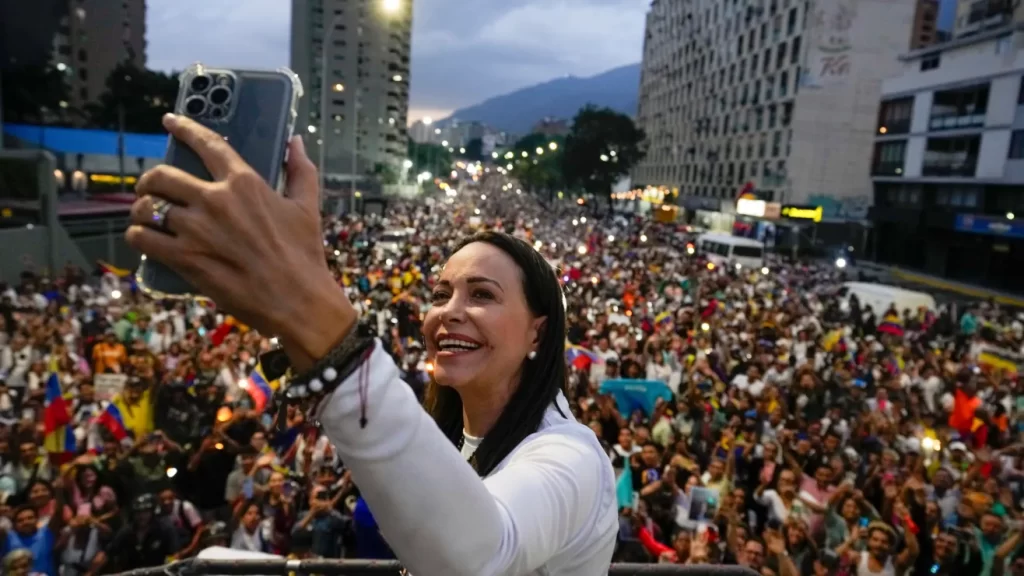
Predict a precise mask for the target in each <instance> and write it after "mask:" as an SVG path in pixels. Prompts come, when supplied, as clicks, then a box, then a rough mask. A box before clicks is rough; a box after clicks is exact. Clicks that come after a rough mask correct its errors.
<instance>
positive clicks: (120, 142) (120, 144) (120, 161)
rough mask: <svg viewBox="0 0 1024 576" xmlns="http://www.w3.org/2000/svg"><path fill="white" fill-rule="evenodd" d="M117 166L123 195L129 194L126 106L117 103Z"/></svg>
mask: <svg viewBox="0 0 1024 576" xmlns="http://www.w3.org/2000/svg"><path fill="white" fill-rule="evenodd" d="M117 166H118V170H119V171H120V176H121V193H122V194H125V193H126V192H127V190H126V187H125V182H124V179H125V176H124V105H123V104H121V103H120V102H118V103H117Z"/></svg>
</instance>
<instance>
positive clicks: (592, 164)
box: [562, 106, 647, 199]
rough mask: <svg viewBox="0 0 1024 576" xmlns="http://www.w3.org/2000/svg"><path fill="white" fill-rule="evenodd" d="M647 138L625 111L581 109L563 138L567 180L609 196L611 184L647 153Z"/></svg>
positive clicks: (563, 169) (593, 108)
mask: <svg viewBox="0 0 1024 576" xmlns="http://www.w3.org/2000/svg"><path fill="white" fill-rule="evenodd" d="M646 138H647V135H646V134H644V131H643V130H642V129H640V128H637V126H636V124H634V123H633V119H632V118H630V117H629V116H626V115H625V114H620V113H618V112H616V111H614V110H612V109H610V108H595V107H593V106H587V107H585V108H583V109H581V110H580V111H579V113H578V114H576V118H575V119H574V120H573V125H572V130H571V131H570V132H569V136H568V137H567V138H566V139H565V154H564V156H563V162H562V171H563V174H564V176H565V180H566V183H567V184H568V185H569V186H573V187H579V188H583V189H584V190H586V191H587V192H589V193H591V194H594V195H595V196H597V197H601V196H605V197H609V199H610V194H611V191H612V186H614V185H615V183H616V182H617V181H618V180H619V179H621V178H622V177H624V176H626V175H627V174H629V171H630V170H631V169H632V168H633V167H634V166H636V164H637V163H638V162H639V161H640V160H642V159H643V157H644V155H645V154H646V149H645V147H644V141H645V139H646Z"/></svg>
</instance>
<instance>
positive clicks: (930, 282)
mask: <svg viewBox="0 0 1024 576" xmlns="http://www.w3.org/2000/svg"><path fill="white" fill-rule="evenodd" d="M857 269H859V270H863V271H864V272H865V273H868V274H888V275H889V276H890V277H891V278H892V279H893V280H896V281H899V282H905V283H908V284H917V285H920V286H921V287H923V288H932V289H935V290H943V291H946V292H955V293H957V294H962V295H964V296H969V297H971V298H978V299H979V300H987V299H989V298H991V299H993V300H995V301H996V302H998V303H999V304H1004V305H1007V306H1015V307H1018V308H1024V296H1022V295H1019V294H1011V293H1009V292H1001V291H998V290H992V289H989V288H986V287H984V286H978V285H975V284H965V283H963V282H957V281H955V280H949V279H946V278H941V277H939V276H931V275H929V274H925V273H923V272H916V271H911V270H905V269H903V268H897V267H895V266H885V265H882V264H876V263H874V262H857Z"/></svg>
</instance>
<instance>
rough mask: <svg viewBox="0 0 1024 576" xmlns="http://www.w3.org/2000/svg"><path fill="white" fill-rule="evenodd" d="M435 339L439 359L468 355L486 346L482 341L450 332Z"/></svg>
mask: <svg viewBox="0 0 1024 576" xmlns="http://www.w3.org/2000/svg"><path fill="white" fill-rule="evenodd" d="M435 341H436V342H437V345H436V349H437V358H438V359H442V358H454V357H457V356H466V355H468V354H472V353H473V352H476V351H477V350H480V349H481V348H483V347H484V345H483V344H482V343H480V342H478V341H476V340H474V339H472V338H470V337H469V336H463V335H462V334H452V333H450V332H447V333H445V334H441V335H439V336H438V337H437V338H436V339H435Z"/></svg>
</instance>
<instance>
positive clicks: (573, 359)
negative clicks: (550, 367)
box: [565, 342, 604, 369]
mask: <svg viewBox="0 0 1024 576" xmlns="http://www.w3.org/2000/svg"><path fill="white" fill-rule="evenodd" d="M565 361H566V362H568V363H569V364H571V365H573V366H575V367H577V368H580V369H583V368H586V366H587V365H589V364H604V361H603V360H601V357H600V356H598V355H597V354H595V353H593V352H591V351H590V350H587V349H586V348H584V347H582V346H577V345H575V344H569V343H568V342H566V343H565Z"/></svg>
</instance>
